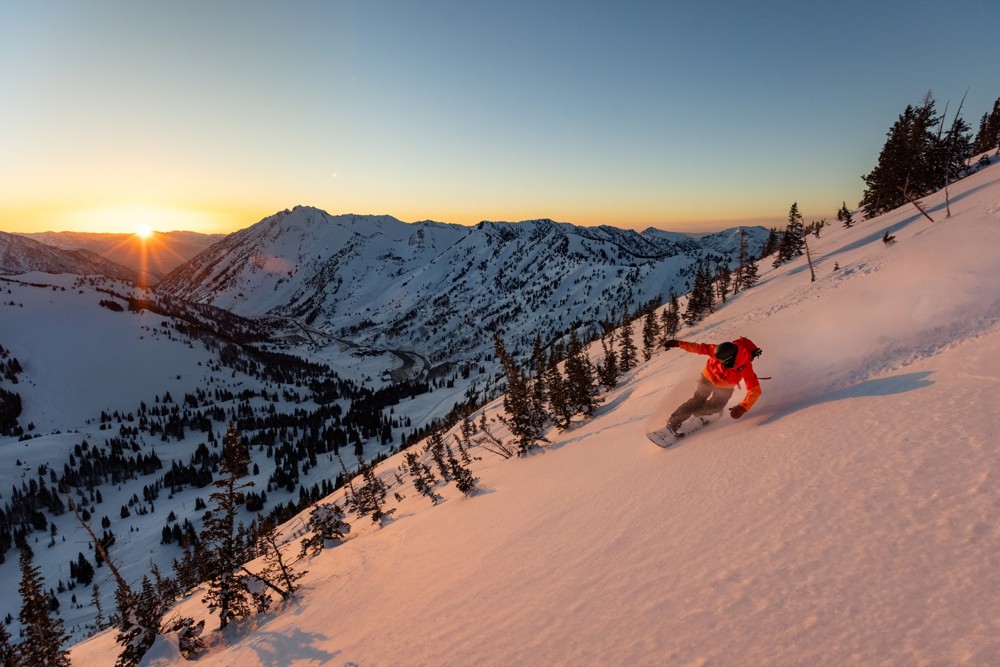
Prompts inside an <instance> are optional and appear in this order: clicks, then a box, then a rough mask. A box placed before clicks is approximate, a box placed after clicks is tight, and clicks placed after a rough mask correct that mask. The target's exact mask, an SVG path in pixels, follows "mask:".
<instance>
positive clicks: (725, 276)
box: [715, 262, 733, 303]
mask: <svg viewBox="0 0 1000 667" xmlns="http://www.w3.org/2000/svg"><path fill="white" fill-rule="evenodd" d="M732 284H733V274H732V272H731V271H730V270H729V267H728V266H727V265H726V263H725V262H718V263H717V264H716V265H715V287H716V289H717V290H718V292H719V302H720V303H725V302H726V298H727V297H728V296H729V288H730V287H732Z"/></svg>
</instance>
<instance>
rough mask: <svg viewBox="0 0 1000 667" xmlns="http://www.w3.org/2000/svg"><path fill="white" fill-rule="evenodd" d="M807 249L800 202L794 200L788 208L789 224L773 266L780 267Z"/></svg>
mask: <svg viewBox="0 0 1000 667" xmlns="http://www.w3.org/2000/svg"><path fill="white" fill-rule="evenodd" d="M804 249H805V225H804V224H803V222H802V215H801V214H800V213H799V204H798V202H794V203H793V204H792V206H791V208H790V209H788V226H787V227H785V233H784V234H782V235H781V241H780V242H779V243H778V255H777V257H775V258H774V262H773V266H775V267H778V266H781V265H782V264H784V263H785V262H787V261H789V260H790V259H792V258H794V257H798V256H799V255H801V254H802V253H803V252H804Z"/></svg>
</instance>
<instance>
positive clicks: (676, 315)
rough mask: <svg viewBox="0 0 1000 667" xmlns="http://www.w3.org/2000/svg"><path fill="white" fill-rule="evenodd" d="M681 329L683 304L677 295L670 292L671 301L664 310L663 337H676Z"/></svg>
mask: <svg viewBox="0 0 1000 667" xmlns="http://www.w3.org/2000/svg"><path fill="white" fill-rule="evenodd" d="M680 330H681V305H680V302H679V301H678V300H677V295H676V294H674V293H673V292H671V293H670V301H669V302H668V303H667V307H666V308H664V310H663V337H664V338H676V337H677V332H678V331H680Z"/></svg>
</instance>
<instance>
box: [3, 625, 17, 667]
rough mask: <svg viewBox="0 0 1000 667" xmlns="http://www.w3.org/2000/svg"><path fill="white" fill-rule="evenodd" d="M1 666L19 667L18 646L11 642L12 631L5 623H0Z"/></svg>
mask: <svg viewBox="0 0 1000 667" xmlns="http://www.w3.org/2000/svg"><path fill="white" fill-rule="evenodd" d="M0 667H18V664H17V648H16V647H15V646H13V645H12V644H11V643H10V633H9V632H7V626H6V624H4V623H0Z"/></svg>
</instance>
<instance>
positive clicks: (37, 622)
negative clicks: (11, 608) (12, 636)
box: [17, 549, 70, 667]
mask: <svg viewBox="0 0 1000 667" xmlns="http://www.w3.org/2000/svg"><path fill="white" fill-rule="evenodd" d="M18 590H19V591H20V593H21V613H20V614H19V615H18V620H20V621H21V627H22V630H23V632H24V639H23V641H22V642H21V643H20V644H19V645H18V646H17V657H18V665H20V666H22V667H56V666H67V667H68V665H69V664H70V663H69V652H68V651H64V650H63V648H62V646H63V644H65V643H66V641H67V640H68V639H69V636H68V635H67V634H66V632H65V631H64V630H63V622H62V619H60V618H59V616H58V615H56V616H53V609H52V605H51V604H50V601H49V596H48V595H47V594H46V593H45V579H43V578H42V575H41V573H40V572H39V570H38V568H37V567H35V566H34V565H32V562H31V551H30V550H29V549H21V585H20V587H19V589H18Z"/></svg>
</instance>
